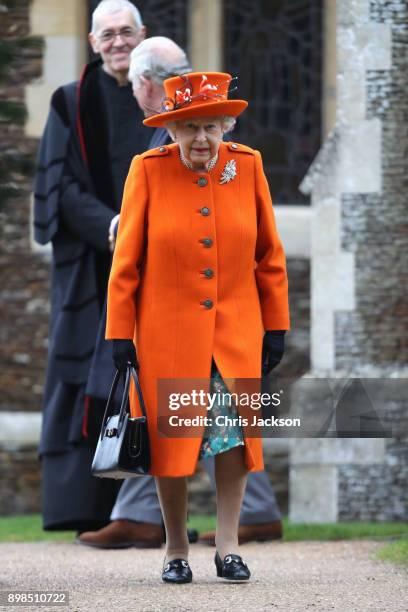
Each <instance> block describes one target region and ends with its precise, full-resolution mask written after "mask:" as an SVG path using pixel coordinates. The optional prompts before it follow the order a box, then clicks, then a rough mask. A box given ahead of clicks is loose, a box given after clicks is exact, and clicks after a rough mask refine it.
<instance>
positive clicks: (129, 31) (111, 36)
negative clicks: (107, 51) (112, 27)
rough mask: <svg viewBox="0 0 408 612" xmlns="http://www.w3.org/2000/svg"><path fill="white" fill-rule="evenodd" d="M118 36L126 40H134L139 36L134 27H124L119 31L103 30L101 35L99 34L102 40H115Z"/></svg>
mask: <svg viewBox="0 0 408 612" xmlns="http://www.w3.org/2000/svg"><path fill="white" fill-rule="evenodd" d="M117 36H120V37H121V38H123V39H124V40H134V39H135V38H136V36H137V30H134V29H133V28H123V30H119V32H111V31H109V30H108V31H107V32H103V33H102V34H101V35H100V36H98V38H99V40H100V41H101V42H104V43H107V42H113V41H114V40H115V38H116V37H117Z"/></svg>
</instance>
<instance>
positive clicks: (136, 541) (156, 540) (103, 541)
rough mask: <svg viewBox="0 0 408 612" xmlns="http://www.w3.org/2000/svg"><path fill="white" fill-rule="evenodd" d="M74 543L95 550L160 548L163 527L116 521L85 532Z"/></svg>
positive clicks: (152, 524)
mask: <svg viewBox="0 0 408 612" xmlns="http://www.w3.org/2000/svg"><path fill="white" fill-rule="evenodd" d="M76 541H77V542H78V544H83V545H85V546H94V547H95V548H131V547H132V546H133V547H135V548H160V546H161V545H162V543H163V527H162V526H161V525H156V524H154V523H139V522H135V521H125V520H118V521H112V522H111V523H109V525H106V527H103V528H102V529H99V530H98V531H85V532H84V533H81V535H80V536H78V537H77V539H76Z"/></svg>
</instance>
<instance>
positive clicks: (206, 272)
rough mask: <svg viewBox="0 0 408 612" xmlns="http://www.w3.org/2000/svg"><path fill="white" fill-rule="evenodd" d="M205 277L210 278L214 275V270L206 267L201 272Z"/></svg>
mask: <svg viewBox="0 0 408 612" xmlns="http://www.w3.org/2000/svg"><path fill="white" fill-rule="evenodd" d="M203 274H204V276H205V277H206V278H212V277H213V276H214V271H213V270H211V268H206V269H205V270H204V272H203Z"/></svg>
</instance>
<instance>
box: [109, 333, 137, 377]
mask: <svg viewBox="0 0 408 612" xmlns="http://www.w3.org/2000/svg"><path fill="white" fill-rule="evenodd" d="M113 361H114V363H115V366H116V368H117V369H118V370H121V371H122V372H124V371H126V369H127V367H128V365H129V363H130V364H131V365H132V366H133V367H134V368H136V369H138V368H139V363H138V361H137V357H136V349H135V345H134V344H133V342H132V340H114V341H113Z"/></svg>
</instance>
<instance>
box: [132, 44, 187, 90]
mask: <svg viewBox="0 0 408 612" xmlns="http://www.w3.org/2000/svg"><path fill="white" fill-rule="evenodd" d="M186 72H191V66H190V64H189V61H188V59H187V56H186V54H185V52H184V51H183V49H182V48H181V47H179V46H178V45H177V44H176V43H175V42H174V41H173V40H171V39H170V38H166V37H165V36H152V37H150V38H146V39H145V40H143V41H142V42H141V43H140V44H139V45H138V46H137V47H135V48H134V49H133V51H132V53H131V54H130V65H129V74H128V78H129V81H130V82H131V83H136V82H137V81H138V80H139V79H140V77H141V76H144V77H148V78H150V79H152V80H153V81H155V82H156V83H157V84H158V85H161V84H162V83H163V81H164V80H165V79H168V78H170V77H172V76H177V75H180V74H184V73H186Z"/></svg>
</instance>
